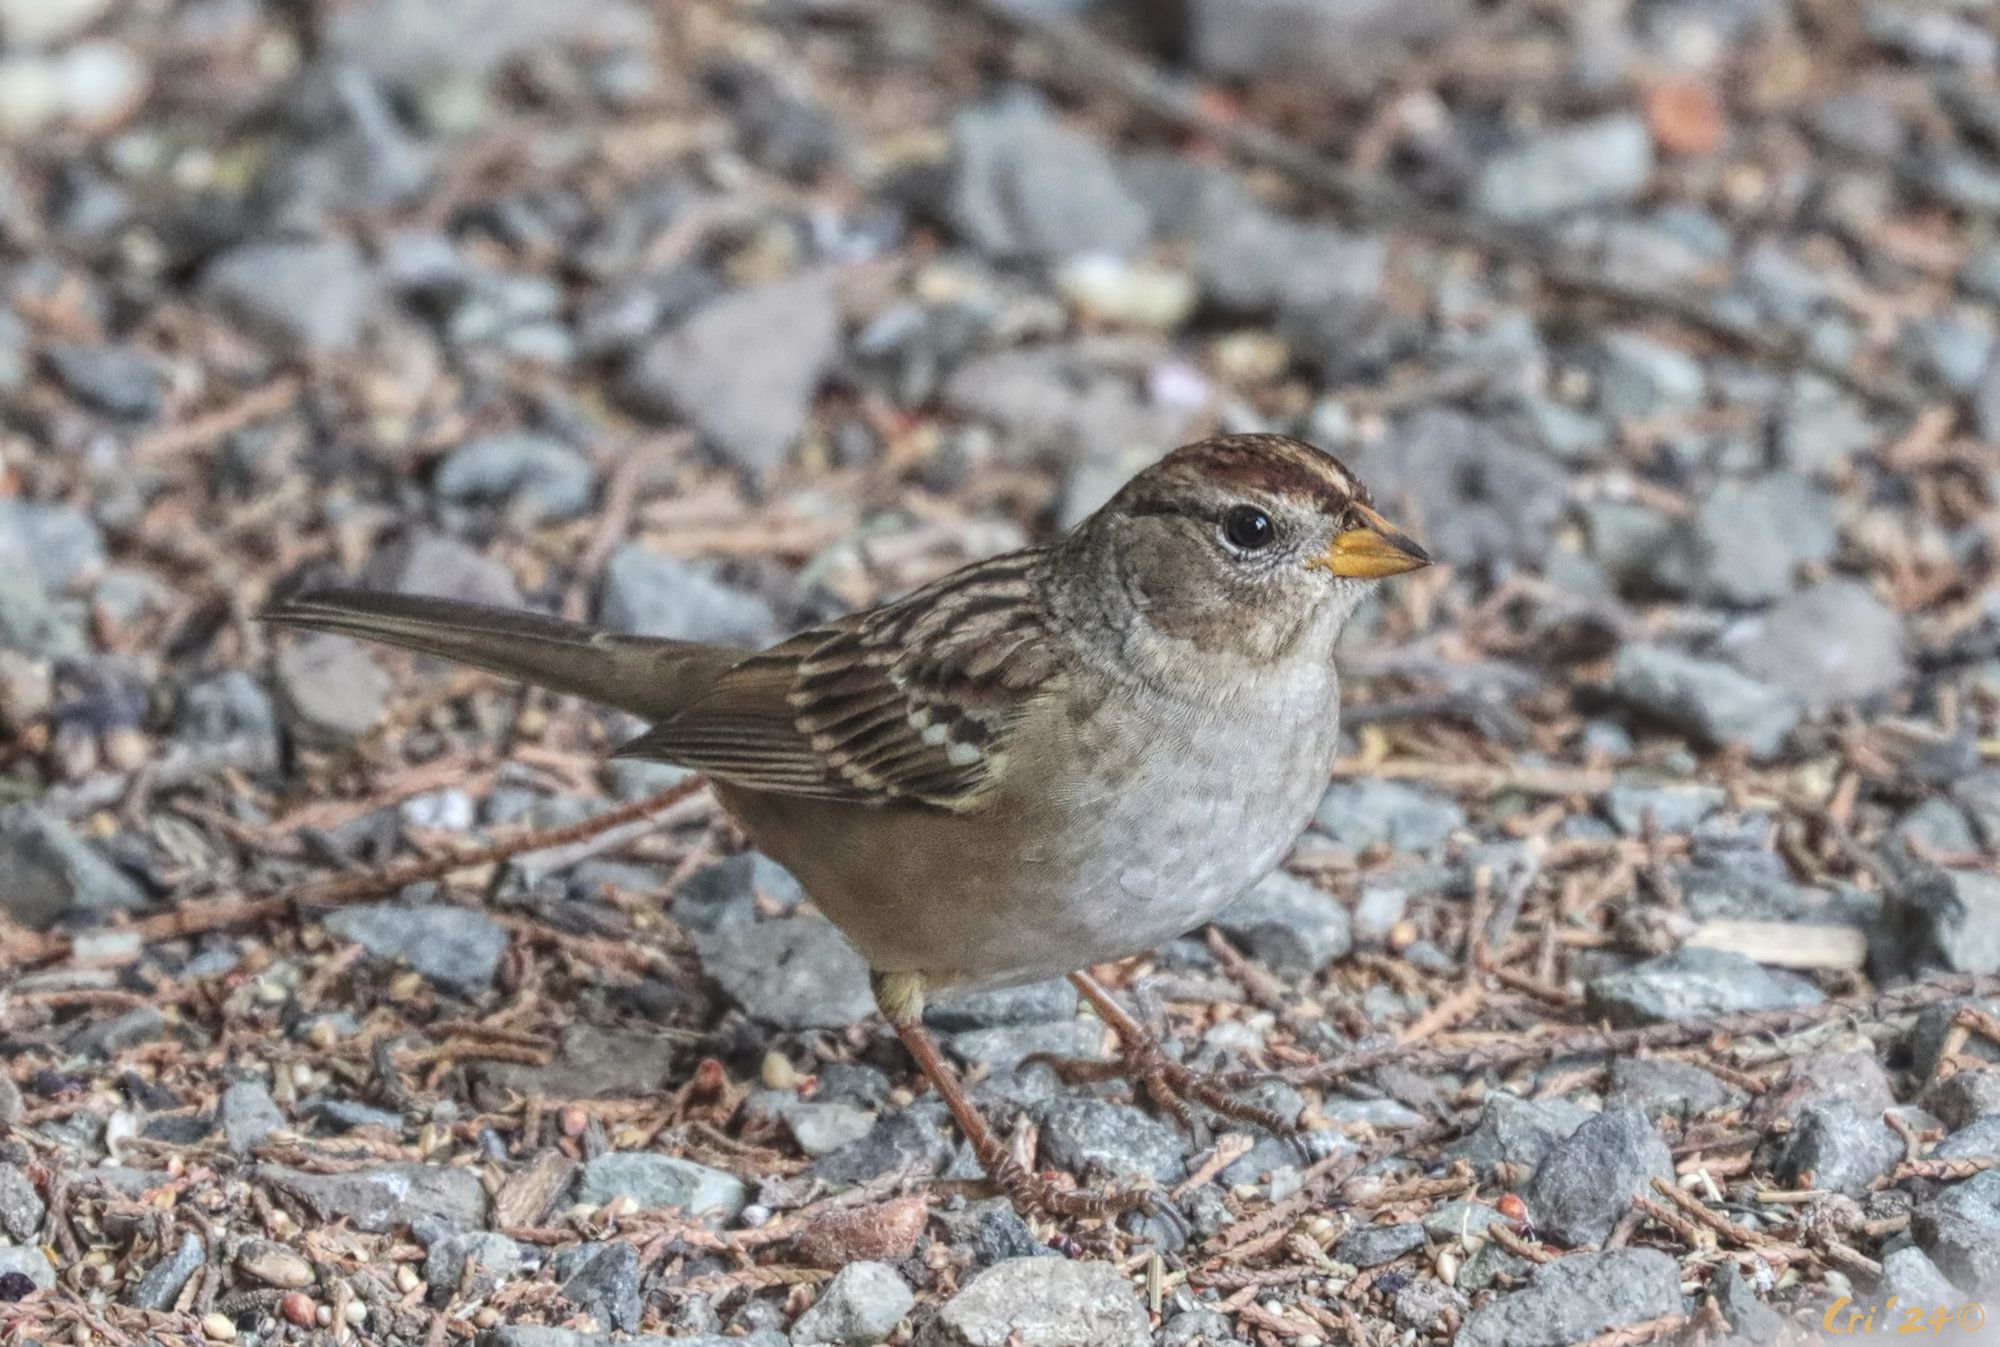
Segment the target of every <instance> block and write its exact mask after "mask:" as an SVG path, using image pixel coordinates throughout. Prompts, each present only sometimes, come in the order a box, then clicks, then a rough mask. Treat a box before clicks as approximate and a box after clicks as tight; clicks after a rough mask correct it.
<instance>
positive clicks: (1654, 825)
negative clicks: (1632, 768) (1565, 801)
mask: <svg viewBox="0 0 2000 1347" xmlns="http://www.w3.org/2000/svg"><path fill="white" fill-rule="evenodd" d="M1728 799H1729V795H1728V793H1727V792H1726V791H1724V790H1723V789H1722V788H1721V787H1719V786H1699V785H1671V786H1642V785H1638V784H1634V783H1621V784H1619V785H1615V786H1613V787H1612V788H1611V789H1610V790H1608V791H1606V792H1604V815H1605V817H1606V818H1608V819H1610V820H1611V821H1612V822H1613V823H1614V824H1616V825H1617V826H1618V831H1620V832H1622V833H1624V834H1625V835H1626V836H1627V837H1637V836H1638V835H1639V834H1641V833H1643V832H1645V831H1646V829H1647V828H1649V827H1650V828H1651V829H1652V830H1653V831H1655V832H1658V833H1666V834H1685V833H1691V832H1693V831H1694V829H1695V825H1696V824H1698V823H1700V822H1701V821H1702V820H1703V819H1705V818H1707V817H1708V816H1709V815H1710V814H1713V813H1714V812H1715V811H1716V810H1718V809H1720V808H1722V806H1723V805H1724V803H1726V802H1727V801H1728Z"/></svg>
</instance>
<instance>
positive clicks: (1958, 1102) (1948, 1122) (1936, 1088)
mask: <svg viewBox="0 0 2000 1347" xmlns="http://www.w3.org/2000/svg"><path fill="white" fill-rule="evenodd" d="M1923 1106H1924V1108H1925V1109H1926V1110H1928V1111H1929V1112H1930V1113H1931V1114H1933V1115H1934V1116H1935V1117H1936V1118H1937V1120H1938V1121H1939V1122H1941V1123H1943V1124H1944V1125H1945V1126H1946V1127H1951V1128H1960V1127H1965V1126H1967V1125H1969V1124H1970V1123H1971V1122H1972V1121H1973V1120H1974V1119H1976V1118H1983V1117H1984V1116H1985V1115H1987V1114H1989V1113H1992V1114H2000V1071H1996V1070H1993V1069H1992V1068H1990V1067H1988V1068H1968V1069H1966V1070H1963V1071H1954V1072H1952V1073H1951V1074H1950V1075H1949V1076H1946V1077H1945V1078H1944V1079H1943V1080H1938V1081H1934V1082H1933V1083H1932V1084H1931V1085H1930V1087H1929V1088H1927V1089H1926V1090H1925V1091H1924V1093H1923ZM1945 1144H1947V1145H1949V1144H1950V1142H1949V1140H1947V1141H1946V1143H1945ZM1996 1153H2000V1152H1996Z"/></svg>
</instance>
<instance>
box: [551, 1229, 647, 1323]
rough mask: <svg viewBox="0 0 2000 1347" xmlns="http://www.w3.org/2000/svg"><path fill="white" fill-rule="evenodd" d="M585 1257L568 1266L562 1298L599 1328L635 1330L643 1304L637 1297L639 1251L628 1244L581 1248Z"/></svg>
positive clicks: (642, 1310)
mask: <svg viewBox="0 0 2000 1347" xmlns="http://www.w3.org/2000/svg"><path fill="white" fill-rule="evenodd" d="M579 1252H585V1253H586V1255H587V1256H585V1257H582V1258H578V1259H576V1260H575V1261H574V1262H573V1263H572V1264H571V1269H572V1270H571V1271H570V1273H569V1276H568V1279H567V1280H565V1281H564V1282H563V1285H562V1298H563V1299H564V1300H567V1301H569V1302H570V1303H571V1304H573V1305H578V1306H581V1307H582V1308H583V1309H585V1310H587V1311H589V1312H590V1313H591V1314H592V1315H593V1316H595V1317H596V1319H597V1321H598V1322H599V1323H601V1324H604V1325H607V1326H608V1327H610V1328H613V1329H617V1330H619V1331H621V1332H625V1333H629V1332H631V1331H632V1330H633V1329H635V1328H637V1327H638V1326H639V1318H640V1316H641V1315H642V1314H643V1313H644V1312H645V1302H644V1301H643V1300H642V1299H641V1298H640V1295H639V1251H638V1250H637V1249H636V1248H634V1247H633V1246H632V1245H630V1244H625V1243H617V1244H599V1245H595V1246H592V1245H585V1246H584V1247H583V1250H581V1251H579Z"/></svg>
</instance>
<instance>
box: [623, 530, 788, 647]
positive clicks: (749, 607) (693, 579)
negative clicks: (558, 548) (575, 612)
mask: <svg viewBox="0 0 2000 1347" xmlns="http://www.w3.org/2000/svg"><path fill="white" fill-rule="evenodd" d="M597 619H598V621H600V622H602V623H603V624H604V625H605V626H607V627H610V628H611V629H612V630H614V631H625V632H632V633H634V634H636V635H640V636H667V637H671V638H673V639H675V640H680V641H709V642H713V643H715V644H718V645H734V646H743V647H749V646H755V645H761V644H764V643H765V642H767V641H768V640H770V638H771V636H772V635H773V633H774V631H775V629H776V627H777V622H778V619H777V616H776V615H775V614H774V613H772V611H771V606H770V605H769V604H767V603H765V602H764V601H763V600H762V599H760V598H758V597H757V596H756V595H755V594H752V593H749V592H748V591H746V590H741V589H737V588H735V587H734V586H732V585H729V584H725V583H724V582H723V581H721V580H720V579H717V578H716V576H715V575H714V574H713V572H711V571H709V570H708V569H706V568H704V567H702V566H699V565H697V564H695V563H693V562H688V561H682V560H680V559H679V558H677V557H669V556H665V555H662V554H661V553H658V552H653V551H649V550H648V549H646V548H644V547H642V546H640V545H639V544H638V543H626V544H624V545H623V546H621V547H620V548H619V549H618V550H617V551H615V552H613V553H612V554H611V560H610V561H609V562H608V563H606V565H605V568H604V589H603V592H602V593H601V594H600V595H599V597H598V602H597Z"/></svg>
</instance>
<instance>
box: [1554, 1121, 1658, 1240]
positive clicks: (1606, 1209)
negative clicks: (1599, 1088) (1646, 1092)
mask: <svg viewBox="0 0 2000 1347" xmlns="http://www.w3.org/2000/svg"><path fill="white" fill-rule="evenodd" d="M1655 1178H1662V1179H1665V1180H1667V1181H1668V1182H1670V1183H1671V1182H1672V1181H1673V1178H1674V1157H1673V1155H1672V1153H1671V1152H1669V1151H1668V1150H1667V1143H1666V1142H1664V1141H1662V1140H1660V1136H1659V1133H1657V1132H1655V1131H1654V1130H1653V1124H1652V1123H1650V1122H1648V1121H1647V1119H1646V1115H1645V1114H1643V1113H1641V1112H1640V1111H1639V1110H1638V1109H1636V1108H1633V1107H1631V1106H1630V1105H1626V1104H1613V1105H1611V1106H1610V1107H1608V1108H1606V1109H1605V1110H1604V1112H1603V1113H1601V1114H1599V1115H1598V1116H1597V1117H1595V1118H1592V1119H1590V1121H1588V1122H1586V1123H1584V1124H1583V1125H1582V1126H1581V1127H1579V1128H1577V1129H1576V1131H1574V1132H1572V1133H1571V1134H1570V1135H1569V1136H1568V1137H1567V1138H1565V1139H1564V1140H1562V1141H1559V1142H1557V1143H1556V1144H1555V1145H1554V1146H1553V1147H1551V1148H1550V1149H1549V1152H1548V1154H1547V1155H1545V1156H1543V1157H1542V1161H1541V1163H1540V1164H1538V1165H1537V1166H1535V1177H1534V1180H1533V1181H1532V1182H1531V1183H1530V1184H1529V1185H1528V1191H1527V1194H1526V1196H1527V1199H1528V1212H1529V1214H1530V1215H1531V1216H1532V1217H1533V1218H1534V1221H1535V1225H1536V1227H1537V1228H1538V1229H1540V1230H1542V1231H1543V1232H1544V1233H1546V1234H1550V1235H1553V1236H1555V1238H1557V1239H1558V1240H1561V1241H1562V1242H1563V1243H1565V1244H1570V1245H1577V1244H1594V1243H1597V1242H1598V1241H1600V1240H1602V1239H1603V1238H1604V1237H1605V1236H1606V1235H1608V1234H1610V1233H1611V1227H1612V1226H1614V1225H1616V1224H1617V1223H1618V1218H1619V1217H1621V1216H1623V1215H1624V1214H1625V1213H1626V1212H1627V1211H1629V1210H1631V1207H1632V1199H1633V1198H1634V1197H1637V1196H1640V1195H1642V1194H1650V1193H1651V1192H1652V1186H1651V1185H1652V1181H1653V1180H1654V1179H1655Z"/></svg>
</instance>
